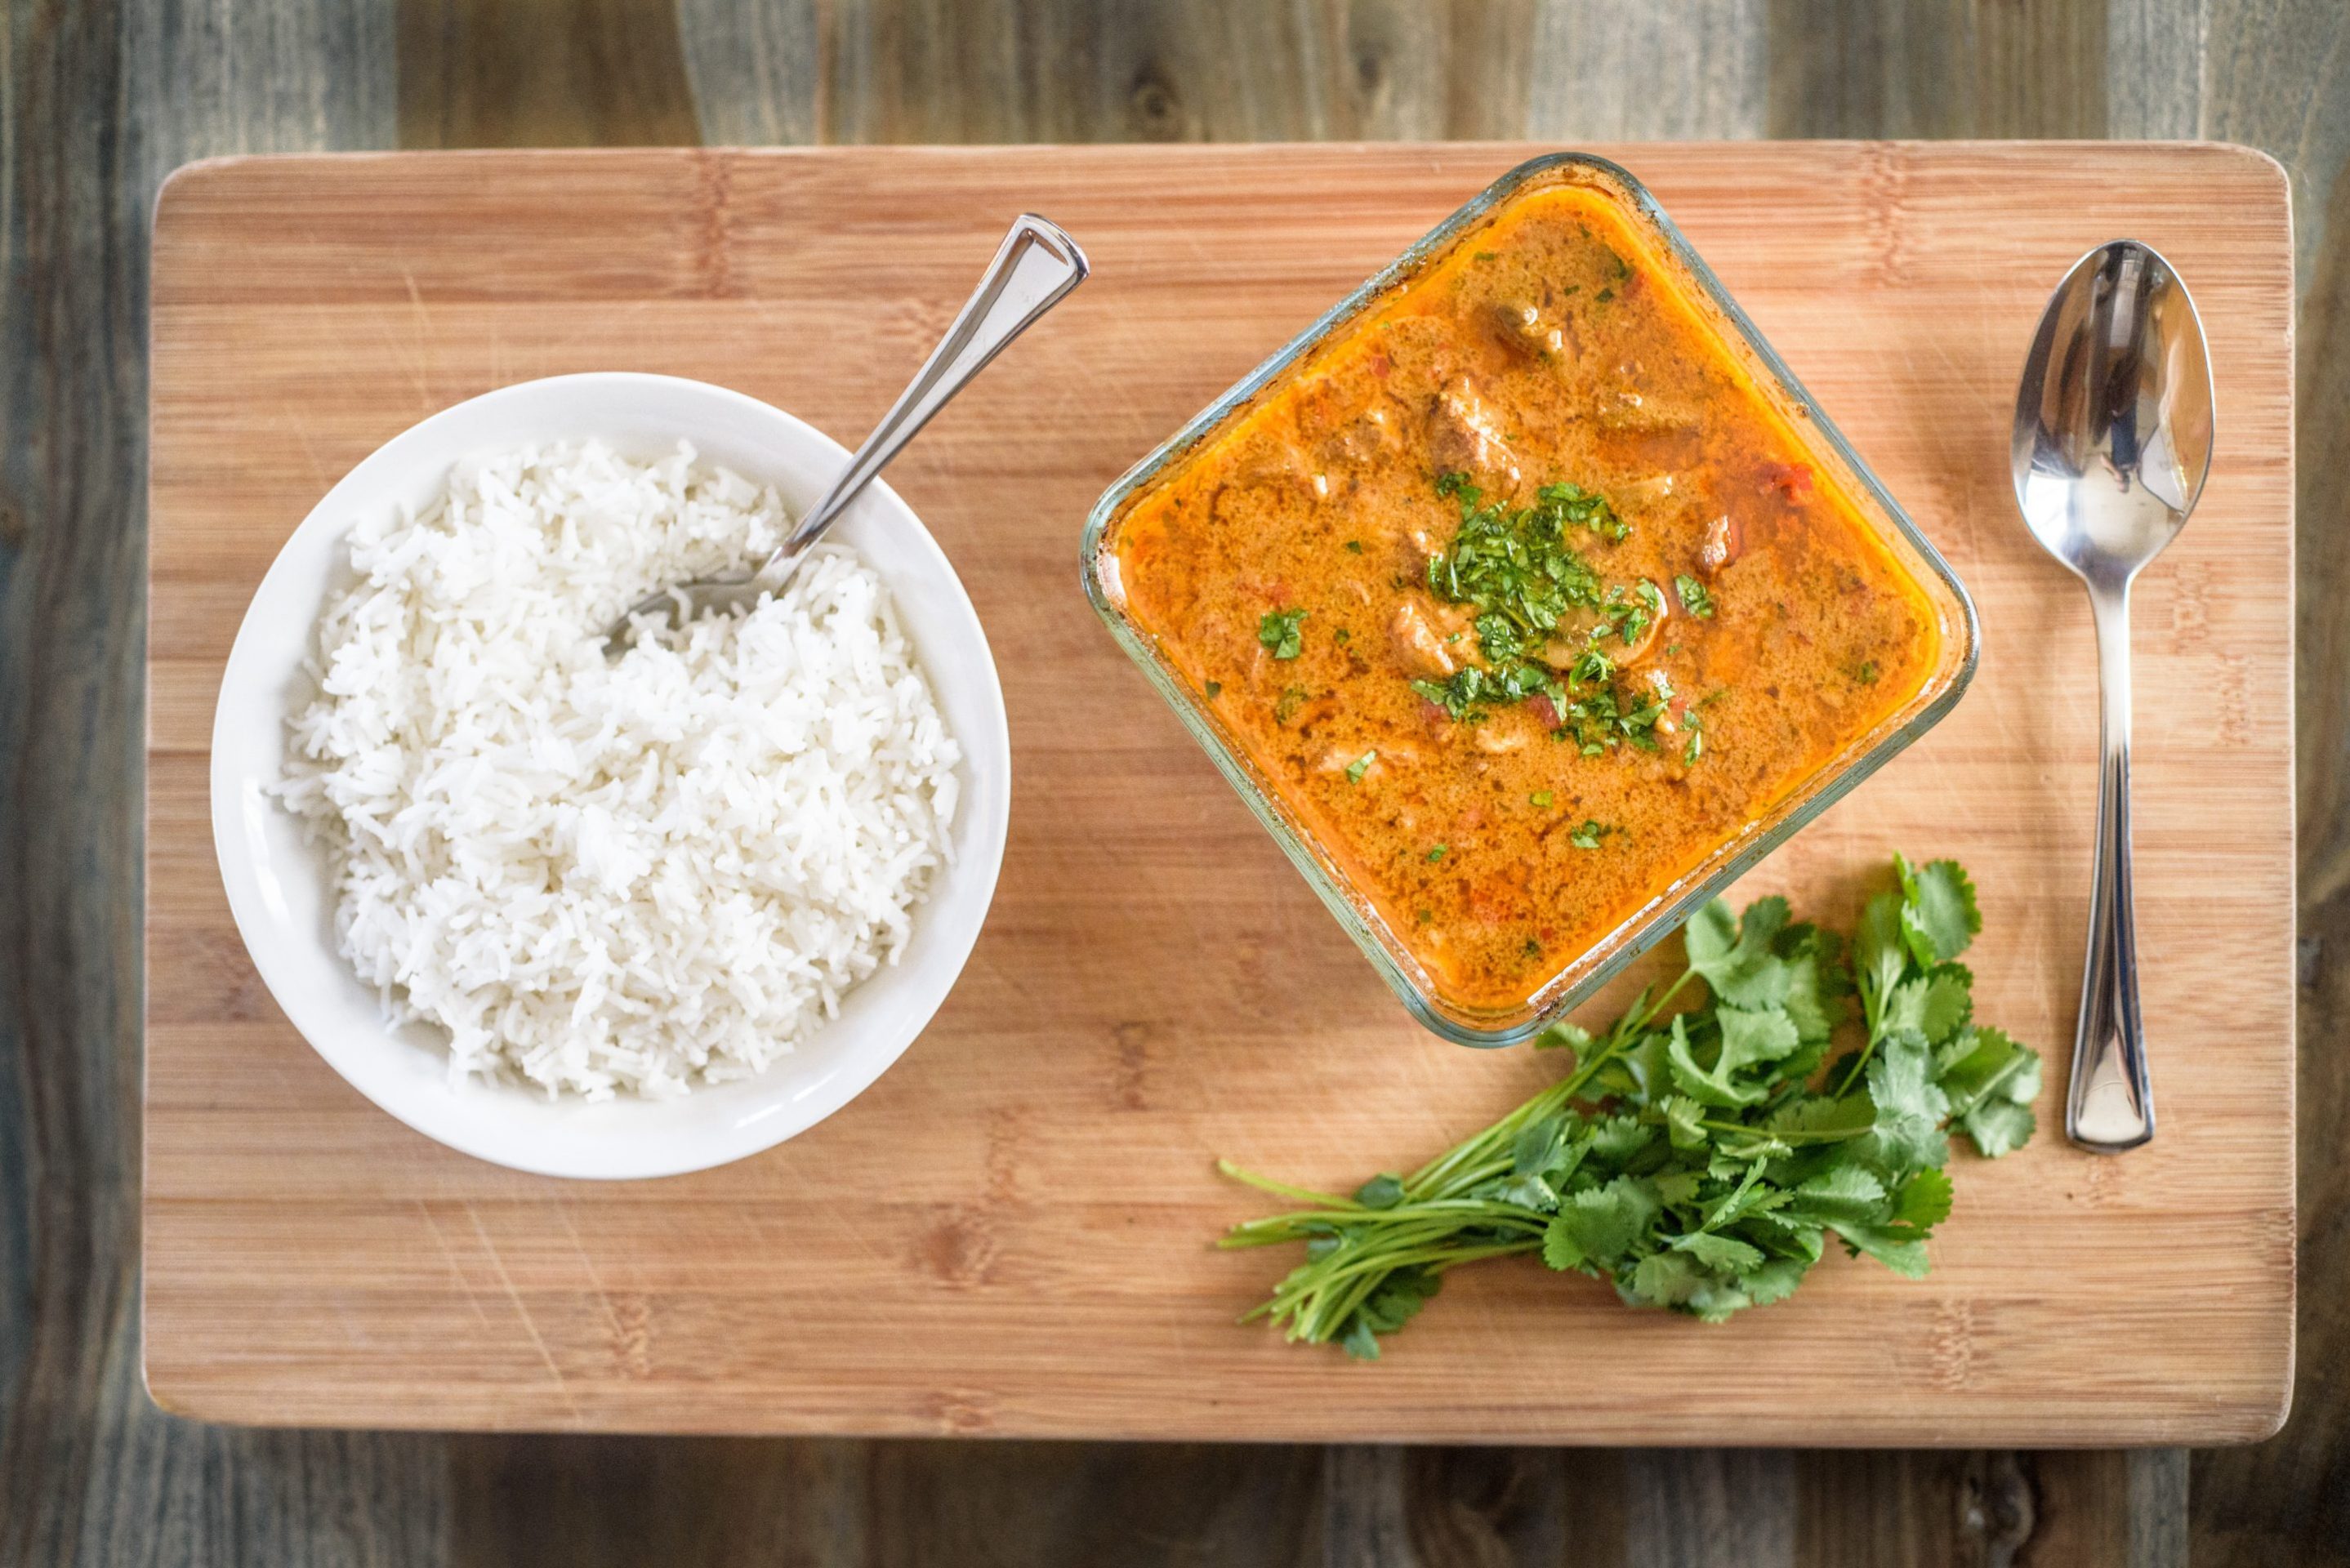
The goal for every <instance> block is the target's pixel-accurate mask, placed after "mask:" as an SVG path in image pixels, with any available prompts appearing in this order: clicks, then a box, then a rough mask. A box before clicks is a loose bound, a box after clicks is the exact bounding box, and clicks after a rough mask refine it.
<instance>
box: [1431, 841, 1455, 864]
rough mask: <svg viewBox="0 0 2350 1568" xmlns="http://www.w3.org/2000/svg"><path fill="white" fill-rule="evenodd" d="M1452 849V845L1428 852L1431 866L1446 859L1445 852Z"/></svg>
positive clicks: (1443, 845)
mask: <svg viewBox="0 0 2350 1568" xmlns="http://www.w3.org/2000/svg"><path fill="white" fill-rule="evenodd" d="M1451 847H1452V846H1451V845H1450V844H1440V845H1438V846H1436V847H1435V848H1433V849H1431V850H1430V851H1429V852H1428V863H1429V864H1430V866H1433V865H1435V864H1436V863H1437V862H1438V861H1440V860H1441V859H1443V858H1444V852H1445V851H1446V850H1448V849H1450V848H1451Z"/></svg>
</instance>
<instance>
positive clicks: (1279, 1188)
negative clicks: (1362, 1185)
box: [1216, 1159, 1377, 1219]
mask: <svg viewBox="0 0 2350 1568" xmlns="http://www.w3.org/2000/svg"><path fill="white" fill-rule="evenodd" d="M1216 1170H1217V1172H1218V1174H1220V1175H1223V1176H1229V1177H1231V1178H1232V1179H1233V1180H1234V1181H1237V1182H1240V1183H1242V1184H1243V1186H1248V1187H1253V1188H1255V1189H1257V1190H1258V1191H1259V1192H1270V1193H1272V1194H1273V1195H1274V1197H1275V1198H1288V1199H1295V1200H1296V1201H1297V1202H1300V1203H1311V1204H1314V1205H1315V1206H1317V1207H1319V1208H1323V1209H1343V1210H1347V1211H1348V1213H1347V1218H1348V1219H1353V1218H1354V1217H1355V1215H1356V1213H1357V1212H1361V1213H1375V1212H1377V1210H1366V1209H1364V1208H1363V1206H1362V1205H1361V1204H1359V1203H1357V1202H1356V1201H1355V1200H1354V1199H1351V1198H1341V1197H1339V1196H1337V1194H1336V1193H1332V1192H1316V1191H1315V1190H1314V1189H1312V1188H1308V1187H1292V1186H1289V1185H1288V1184H1287V1183H1286V1182H1280V1181H1275V1180H1274V1179H1272V1178H1271V1177H1266V1176H1259V1175H1258V1174H1257V1173H1256V1172H1254V1171H1253V1170H1243V1168H1240V1167H1239V1166H1237V1165H1234V1164H1233V1163H1232V1161H1231V1160H1229V1159H1220V1160H1218V1161H1216Z"/></svg>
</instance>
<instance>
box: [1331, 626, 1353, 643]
mask: <svg viewBox="0 0 2350 1568" xmlns="http://www.w3.org/2000/svg"><path fill="white" fill-rule="evenodd" d="M1330 640H1331V641H1333V642H1352V641H1354V640H1355V634H1354V633H1353V632H1351V631H1348V630H1347V628H1345V627H1343V626H1342V627H1340V628H1338V629H1337V630H1336V631H1334V632H1332V633H1331V634H1330Z"/></svg>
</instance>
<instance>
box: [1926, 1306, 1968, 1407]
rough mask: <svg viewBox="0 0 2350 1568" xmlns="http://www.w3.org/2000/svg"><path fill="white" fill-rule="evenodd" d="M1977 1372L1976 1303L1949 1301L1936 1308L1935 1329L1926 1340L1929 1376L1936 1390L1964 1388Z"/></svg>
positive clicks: (1927, 1372)
mask: <svg viewBox="0 0 2350 1568" xmlns="http://www.w3.org/2000/svg"><path fill="white" fill-rule="evenodd" d="M1974 1369H1975V1309H1974V1303H1972V1302H1960V1301H1946V1302H1944V1303H1942V1304H1941V1305H1940V1306H1939V1307H1937V1308H1935V1309H1934V1326H1933V1329H1932V1331H1931V1332H1930V1333H1929V1334H1928V1335H1927V1337H1926V1376H1927V1377H1928V1379H1929V1381H1930V1382H1932V1384H1933V1385H1934V1386H1935V1387H1937V1388H1963V1387H1965V1386H1967V1383H1968V1380H1969V1379H1970V1378H1971V1377H1972V1376H1974Z"/></svg>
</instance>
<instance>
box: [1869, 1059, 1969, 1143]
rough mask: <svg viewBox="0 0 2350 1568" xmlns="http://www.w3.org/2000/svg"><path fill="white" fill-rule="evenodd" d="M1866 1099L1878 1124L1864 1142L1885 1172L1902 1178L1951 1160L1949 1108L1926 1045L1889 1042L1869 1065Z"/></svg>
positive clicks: (1872, 1126)
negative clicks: (1946, 1129)
mask: <svg viewBox="0 0 2350 1568" xmlns="http://www.w3.org/2000/svg"><path fill="white" fill-rule="evenodd" d="M1868 1098H1869V1103H1870V1104H1871V1105H1873V1106H1876V1107H1877V1118H1876V1120H1875V1121H1874V1122H1873V1123H1872V1124H1871V1125H1870V1128H1869V1137H1868V1138H1867V1139H1866V1140H1865V1141H1866V1144H1867V1145H1868V1150H1867V1152H1868V1154H1869V1155H1870V1157H1871V1158H1874V1159H1875V1160H1876V1161H1877V1164H1878V1165H1879V1167H1880V1168H1883V1169H1885V1170H1887V1171H1888V1172H1893V1173H1904V1172H1908V1171H1912V1170H1916V1169H1918V1168H1920V1167H1922V1166H1929V1165H1941V1164H1943V1163H1945V1162H1946V1161H1947V1160H1949V1158H1950V1145H1949V1143H1948V1141H1947V1140H1946V1139H1944V1137H1942V1118H1943V1117H1944V1116H1948V1115H1949V1114H1950V1098H1949V1096H1946V1095H1944V1094H1943V1093H1942V1091H1941V1089H1940V1087H1939V1086H1938V1085H1936V1084H1935V1082H1934V1077H1933V1061H1932V1056H1931V1054H1930V1052H1929V1049H1928V1047H1927V1045H1926V1043H1925V1042H1924V1041H1923V1040H1920V1039H1918V1038H1917V1037H1915V1036H1914V1035H1906V1034H1905V1035H1897V1036H1895V1037H1894V1038H1892V1039H1890V1040H1887V1041H1886V1042H1885V1044H1884V1045H1883V1046H1882V1047H1881V1048H1880V1049H1879V1050H1878V1051H1877V1054H1876V1055H1875V1056H1874V1057H1873V1058H1871V1060H1870V1061H1869V1064H1868Z"/></svg>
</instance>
